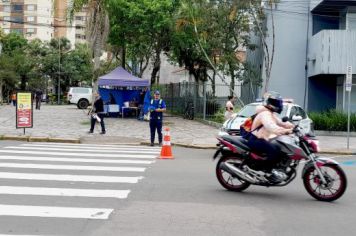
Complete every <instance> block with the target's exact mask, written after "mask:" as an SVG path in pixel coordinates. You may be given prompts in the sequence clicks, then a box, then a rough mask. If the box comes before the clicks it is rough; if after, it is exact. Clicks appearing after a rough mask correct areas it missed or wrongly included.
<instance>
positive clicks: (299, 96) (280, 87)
mask: <svg viewBox="0 0 356 236" xmlns="http://www.w3.org/2000/svg"><path fill="white" fill-rule="evenodd" d="M306 5H307V4H300V3H298V2H296V1H285V0H282V1H281V2H280V3H278V7H277V9H275V10H274V12H273V14H274V18H275V29H276V32H275V34H276V44H275V45H276V48H275V55H274V64H273V67H272V73H271V79H270V84H269V90H273V91H277V92H280V93H281V94H282V96H284V97H288V98H293V99H294V100H295V102H296V103H298V104H299V105H301V106H302V107H304V103H305V101H306V97H305V95H306V93H305V88H306V86H307V81H306V76H305V64H306V48H307V28H308V7H307V6H306ZM293 12H298V14H297V13H293ZM266 13H267V14H268V16H267V27H268V28H269V29H272V25H271V14H270V13H269V11H266ZM309 22H311V19H309ZM311 28H312V27H309V35H311ZM268 34H269V37H268V38H267V43H268V45H269V47H270V48H272V37H271V35H272V31H270V32H269V33H268ZM262 78H264V79H265V78H266V75H265V71H264V67H263V71H262ZM262 91H263V90H262ZM262 91H261V92H260V96H262Z"/></svg>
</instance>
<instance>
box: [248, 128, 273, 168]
mask: <svg viewBox="0 0 356 236" xmlns="http://www.w3.org/2000/svg"><path fill="white" fill-rule="evenodd" d="M247 145H248V146H249V147H250V148H251V149H252V150H253V152H257V153H265V154H266V155H267V160H266V161H264V164H265V167H266V168H267V169H272V168H273V167H274V165H275V164H276V163H278V162H279V161H280V150H279V148H278V147H277V146H276V145H275V144H273V142H272V143H271V142H268V141H266V140H264V139H259V138H257V137H256V136H255V135H251V136H250V138H249V140H248V144H247Z"/></svg>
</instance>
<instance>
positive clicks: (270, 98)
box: [263, 92, 283, 114]
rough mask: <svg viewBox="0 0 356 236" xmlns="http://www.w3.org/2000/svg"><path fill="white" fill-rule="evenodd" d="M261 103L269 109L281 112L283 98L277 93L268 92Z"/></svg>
mask: <svg viewBox="0 0 356 236" xmlns="http://www.w3.org/2000/svg"><path fill="white" fill-rule="evenodd" d="M263 105H264V106H265V107H266V108H267V109H269V110H270V111H272V112H277V113H278V114H281V112H282V110H283V99H282V97H281V95H280V94H279V93H276V92H268V93H267V94H266V95H265V99H264V102H263Z"/></svg>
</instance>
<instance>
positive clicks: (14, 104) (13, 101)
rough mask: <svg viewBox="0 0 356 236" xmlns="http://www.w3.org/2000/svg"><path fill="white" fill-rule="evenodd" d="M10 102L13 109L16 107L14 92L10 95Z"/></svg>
mask: <svg viewBox="0 0 356 236" xmlns="http://www.w3.org/2000/svg"><path fill="white" fill-rule="evenodd" d="M11 101H12V105H13V106H14V107H16V101H17V98H16V92H15V91H13V92H12V94H11Z"/></svg>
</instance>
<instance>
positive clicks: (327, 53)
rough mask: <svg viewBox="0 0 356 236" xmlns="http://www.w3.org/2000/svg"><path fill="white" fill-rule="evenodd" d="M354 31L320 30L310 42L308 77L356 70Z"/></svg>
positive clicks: (355, 36) (355, 31) (355, 35)
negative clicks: (351, 69)
mask: <svg viewBox="0 0 356 236" xmlns="http://www.w3.org/2000/svg"><path fill="white" fill-rule="evenodd" d="M355 42H356V30H322V31H320V32H319V33H317V34H316V35H314V36H313V37H312V38H311V40H310V45H309V53H308V65H309V70H308V76H309V77H311V76H315V75H320V74H346V68H347V65H348V64H349V65H352V67H353V68H356V56H355V55H356V44H355Z"/></svg>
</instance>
